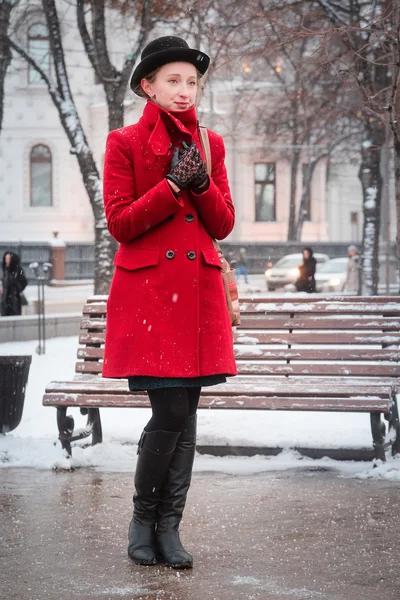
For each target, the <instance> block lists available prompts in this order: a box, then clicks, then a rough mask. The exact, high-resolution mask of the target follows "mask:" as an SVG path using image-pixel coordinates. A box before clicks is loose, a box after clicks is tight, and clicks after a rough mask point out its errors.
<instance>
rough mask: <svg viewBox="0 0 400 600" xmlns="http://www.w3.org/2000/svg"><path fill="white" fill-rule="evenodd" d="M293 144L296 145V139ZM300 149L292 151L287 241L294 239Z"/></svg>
mask: <svg viewBox="0 0 400 600" xmlns="http://www.w3.org/2000/svg"><path fill="white" fill-rule="evenodd" d="M294 146H297V139H296V143H295V144H294ZM300 153H301V151H300V149H298V148H296V147H295V148H294V149H293V151H292V163H291V168H290V203H289V228H288V241H289V242H290V241H294V240H296V195H297V173H298V170H299V164H300Z"/></svg>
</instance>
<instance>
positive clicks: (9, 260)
mask: <svg viewBox="0 0 400 600" xmlns="http://www.w3.org/2000/svg"><path fill="white" fill-rule="evenodd" d="M5 263H6V267H9V266H10V263H11V254H8V253H7V254H6V256H5Z"/></svg>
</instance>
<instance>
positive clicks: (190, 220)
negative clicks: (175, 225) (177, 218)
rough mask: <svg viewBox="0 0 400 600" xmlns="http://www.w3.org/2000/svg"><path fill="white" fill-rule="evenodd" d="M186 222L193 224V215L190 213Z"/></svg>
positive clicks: (186, 217)
mask: <svg viewBox="0 0 400 600" xmlns="http://www.w3.org/2000/svg"><path fill="white" fill-rule="evenodd" d="M185 221H187V222H188V223H191V222H192V221H194V215H192V213H188V214H187V215H186V216H185Z"/></svg>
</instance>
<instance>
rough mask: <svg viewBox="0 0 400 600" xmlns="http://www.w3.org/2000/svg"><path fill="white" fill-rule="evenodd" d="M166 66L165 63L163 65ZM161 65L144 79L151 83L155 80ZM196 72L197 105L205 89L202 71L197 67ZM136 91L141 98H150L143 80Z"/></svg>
mask: <svg viewBox="0 0 400 600" xmlns="http://www.w3.org/2000/svg"><path fill="white" fill-rule="evenodd" d="M162 66H164V65H162ZM160 69H161V67H158V69H154V71H152V72H151V73H149V74H148V75H146V77H143V79H146V81H148V82H149V83H153V82H154V81H155V78H156V77H157V75H158V72H159V71H160ZM196 73H197V86H198V91H197V96H196V102H195V104H196V106H197V105H198V104H199V102H200V99H201V96H202V93H203V91H204V85H203V83H202V81H201V78H202V75H201V73H200V71H199V70H198V69H196ZM133 91H134V92H135V94H137V95H138V96H140V97H141V98H145V99H146V100H148V99H149V98H150V96H149V95H148V94H146V92H145V91H144V89H143V88H142V82H140V83H138V85H137V86H136V88H135V89H134V90H133Z"/></svg>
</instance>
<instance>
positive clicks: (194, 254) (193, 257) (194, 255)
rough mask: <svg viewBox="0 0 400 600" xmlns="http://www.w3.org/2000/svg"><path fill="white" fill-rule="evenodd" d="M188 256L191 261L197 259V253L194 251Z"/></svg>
mask: <svg viewBox="0 0 400 600" xmlns="http://www.w3.org/2000/svg"><path fill="white" fill-rule="evenodd" d="M186 256H187V257H188V259H189V260H194V259H195V258H196V252H193V250H191V251H190V252H188V253H187V255H186Z"/></svg>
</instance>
